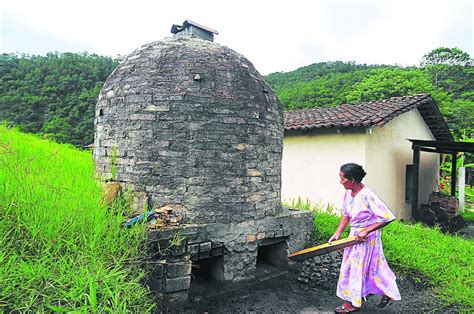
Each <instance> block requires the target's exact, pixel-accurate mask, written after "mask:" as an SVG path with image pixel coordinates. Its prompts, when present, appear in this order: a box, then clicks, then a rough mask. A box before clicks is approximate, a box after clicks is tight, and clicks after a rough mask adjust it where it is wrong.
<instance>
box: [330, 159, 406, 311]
mask: <svg viewBox="0 0 474 314" xmlns="http://www.w3.org/2000/svg"><path fill="white" fill-rule="evenodd" d="M339 176H340V177H341V184H342V185H343V186H344V188H345V189H346V190H347V191H346V193H345V195H344V202H343V206H342V218H341V222H340V223H339V227H338V228H337V230H336V232H335V233H334V234H333V235H332V237H331V238H330V239H329V242H331V241H334V240H338V239H339V238H340V236H341V233H342V232H343V231H344V229H345V228H346V226H347V224H350V227H351V229H350V236H355V237H356V239H357V240H359V241H361V242H360V243H358V244H356V245H353V246H350V247H347V248H345V249H344V256H343V258H342V264H341V271H340V275H339V281H338V283H337V296H338V297H340V298H341V299H343V300H345V301H346V302H344V303H343V304H342V305H341V306H338V307H337V308H336V310H335V311H336V313H348V312H355V311H358V310H359V309H360V307H361V305H362V298H363V297H366V296H368V295H371V294H379V295H382V301H381V302H380V304H379V307H384V306H385V305H387V303H388V302H389V301H390V300H400V293H399V292H398V288H397V284H396V282H395V279H396V277H395V274H394V273H393V272H392V271H391V270H390V268H389V267H388V264H387V261H386V260H385V257H384V254H383V250H382V241H381V236H380V230H379V229H380V228H382V227H384V226H386V225H388V224H389V223H390V222H392V221H393V220H394V219H395V218H396V217H395V215H394V214H393V213H392V212H391V211H390V209H389V208H388V207H387V205H385V204H384V203H383V202H382V201H381V200H380V198H379V197H378V196H377V195H376V194H375V193H374V191H372V190H371V189H370V188H369V187H367V186H365V185H364V184H363V183H362V182H361V181H362V179H363V178H364V177H365V171H364V169H363V168H362V167H361V166H360V165H357V164H353V163H350V164H345V165H343V166H342V167H341V171H340V172H339Z"/></svg>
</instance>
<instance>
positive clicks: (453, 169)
mask: <svg viewBox="0 0 474 314" xmlns="http://www.w3.org/2000/svg"><path fill="white" fill-rule="evenodd" d="M451 157H452V158H451V195H453V196H456V164H457V161H458V154H457V153H453V154H452V155H451Z"/></svg>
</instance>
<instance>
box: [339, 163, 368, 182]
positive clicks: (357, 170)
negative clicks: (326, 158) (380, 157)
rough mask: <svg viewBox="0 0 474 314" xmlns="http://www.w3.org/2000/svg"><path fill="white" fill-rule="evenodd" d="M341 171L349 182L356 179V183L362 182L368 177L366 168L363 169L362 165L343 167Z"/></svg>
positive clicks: (350, 164) (346, 165) (352, 164)
mask: <svg viewBox="0 0 474 314" xmlns="http://www.w3.org/2000/svg"><path fill="white" fill-rule="evenodd" d="M341 171H342V173H344V178H346V179H349V180H352V179H354V180H355V181H356V182H360V181H362V179H363V178H364V177H365V175H366V173H365V171H364V168H362V166H361V165H358V164H354V163H349V164H345V165H342V166H341Z"/></svg>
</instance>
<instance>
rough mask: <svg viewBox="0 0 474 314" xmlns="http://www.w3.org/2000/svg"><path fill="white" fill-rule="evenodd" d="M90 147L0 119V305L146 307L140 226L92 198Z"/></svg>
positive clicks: (32, 308)
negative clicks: (46, 136) (25, 131)
mask: <svg viewBox="0 0 474 314" xmlns="http://www.w3.org/2000/svg"><path fill="white" fill-rule="evenodd" d="M100 197H101V187H100V182H98V181H97V180H95V179H94V172H93V162H92V156H91V153H90V152H88V151H81V150H77V149H75V148H73V147H71V146H65V145H59V144H56V143H54V142H50V141H45V140H41V139H39V138H37V137H36V136H32V135H27V134H22V133H20V132H18V131H17V130H14V129H7V128H5V127H4V126H0V215H1V222H0V247H1V248H2V249H1V251H0V283H1V284H0V312H1V311H2V310H3V311H5V312H10V311H20V312H45V311H47V312H50V311H55V312H66V311H80V312H92V313H94V312H109V313H116V312H147V311H151V309H152V308H153V302H152V300H150V297H149V293H148V291H147V290H146V289H145V288H144V287H143V286H141V285H140V284H139V282H140V280H141V279H142V278H143V276H144V272H143V270H141V268H140V267H139V265H138V263H139V262H140V250H139V243H140V241H141V240H142V239H143V238H144V236H145V231H144V228H133V229H124V228H121V227H120V226H121V223H122V220H123V216H122V215H121V213H122V211H123V210H124V209H123V207H122V206H119V205H118V204H116V205H115V206H114V208H107V207H106V206H104V205H101V203H100Z"/></svg>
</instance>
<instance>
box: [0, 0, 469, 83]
mask: <svg viewBox="0 0 474 314" xmlns="http://www.w3.org/2000/svg"><path fill="white" fill-rule="evenodd" d="M0 8H1V16H0V27H1V37H0V51H1V52H2V53H3V52H20V53H28V54H45V53H46V52H50V51H58V52H82V51H87V52H90V53H97V54H101V55H107V56H111V57H116V56H117V55H128V54H129V53H131V52H132V51H134V50H135V49H136V48H138V47H140V46H141V45H143V44H146V43H149V42H152V41H156V40H160V39H162V38H164V37H167V36H171V34H170V29H171V25H172V24H180V25H181V24H182V22H183V21H184V20H186V19H190V20H193V21H195V22H197V23H200V24H202V25H205V26H208V27H210V28H213V29H216V30H217V31H219V35H218V36H216V37H215V42H217V43H219V44H222V45H225V46H228V47H230V48H232V49H233V50H235V51H237V52H239V53H241V54H243V55H244V56H245V57H247V58H248V59H249V60H250V61H251V62H252V63H253V64H254V65H255V67H256V68H257V70H258V71H259V72H260V73H261V74H263V75H266V74H269V73H272V72H277V71H285V72H286V71H291V70H295V69H297V68H298V67H301V66H305V65H310V64H312V63H316V62H323V61H336V60H341V61H356V62H358V63H370V64H401V65H418V64H419V61H420V59H421V57H422V56H423V55H424V54H425V53H427V52H429V51H431V50H432V49H434V48H438V47H458V48H460V49H461V50H463V51H466V52H468V53H469V54H470V55H471V57H472V56H473V0H427V1H425V0H312V1H311V0H307V1H303V0H286V1H280V0H269V1H267V0H235V1H225V0H220V1H212V0H201V1H199V0H174V1H173V0H166V1H160V0H150V1H146V0H128V1H120V0H113V1H109V0H103V1H102V0H80V1H74V0H70V1H68V0H62V1H54V0H3V1H1V2H0Z"/></svg>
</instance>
